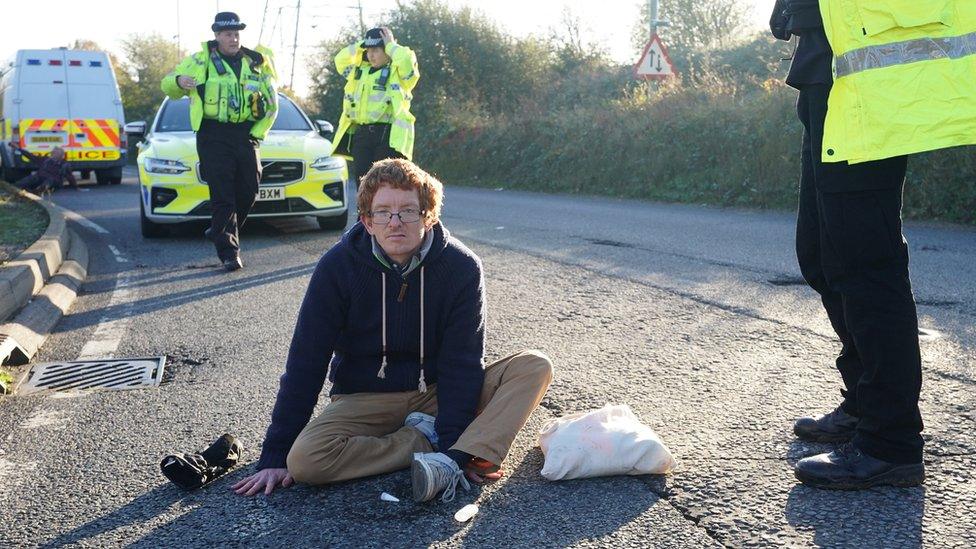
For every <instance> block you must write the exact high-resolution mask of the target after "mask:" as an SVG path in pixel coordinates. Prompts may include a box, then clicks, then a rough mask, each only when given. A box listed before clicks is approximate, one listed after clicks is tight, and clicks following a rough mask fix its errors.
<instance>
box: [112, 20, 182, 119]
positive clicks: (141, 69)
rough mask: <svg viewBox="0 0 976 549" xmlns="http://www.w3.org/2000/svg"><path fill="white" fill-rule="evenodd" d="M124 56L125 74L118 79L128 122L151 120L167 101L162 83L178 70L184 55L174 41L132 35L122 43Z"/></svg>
mask: <svg viewBox="0 0 976 549" xmlns="http://www.w3.org/2000/svg"><path fill="white" fill-rule="evenodd" d="M122 52H123V54H124V55H125V61H124V62H123V69H124V70H123V72H124V73H125V74H124V76H123V77H122V78H121V79H119V91H120V92H121V93H122V103H123V105H124V106H125V114H126V119H128V120H148V119H149V118H151V117H152V116H153V114H154V113H155V112H156V109H157V108H158V107H159V104H160V103H161V102H162V100H163V97H164V94H163V91H162V90H161V89H160V87H159V84H160V82H161V81H162V79H163V77H164V76H166V74H168V73H169V72H170V71H172V70H173V69H174V68H176V65H177V64H179V62H180V60H181V59H182V57H183V54H182V52H180V51H179V49H178V48H177V47H176V45H175V44H174V43H173V42H172V41H171V40H169V39H167V38H163V37H162V36H161V35H159V34H156V33H153V34H150V35H145V36H140V35H135V34H132V35H129V37H128V38H126V39H124V40H122Z"/></svg>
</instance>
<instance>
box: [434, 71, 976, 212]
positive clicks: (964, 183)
mask: <svg viewBox="0 0 976 549" xmlns="http://www.w3.org/2000/svg"><path fill="white" fill-rule="evenodd" d="M795 101H796V92H795V90H792V89H790V88H788V87H785V86H784V85H782V84H779V83H777V82H776V81H774V80H769V81H767V82H766V83H764V84H762V85H758V86H755V87H753V88H751V89H750V90H747V91H744V92H743V91H741V90H736V89H723V87H722V86H721V85H720V84H715V85H711V86H697V87H687V88H685V87H678V86H676V87H674V89H671V90H662V91H661V93H660V95H659V96H657V97H655V98H654V99H653V100H647V99H644V100H623V101H616V102H613V103H610V104H604V105H599V106H587V105H585V104H584V105H578V106H575V107H574V108H571V109H561V110H554V111H553V112H550V113H546V114H544V115H538V116H529V117H525V116H516V115H509V116H505V117H494V118H491V119H489V120H488V121H487V122H485V120H484V119H481V120H480V121H479V125H476V126H474V127H469V128H463V129H456V130H453V131H440V132H438V131H436V130H435V131H431V130H429V129H428V128H425V127H424V126H423V125H422V124H420V125H419V126H418V146H417V161H418V162H420V163H422V164H423V165H425V166H426V167H428V168H429V169H431V170H432V171H433V172H435V173H437V174H438V175H439V176H440V177H441V178H442V179H443V180H444V181H445V182H447V183H448V184H457V185H475V186H492V187H494V186H504V187H506V188H513V189H524V190H532V191H544V192H560V193H582V194H593V195H608V196H617V197H627V198H640V199H647V200H658V201H668V202H687V203H701V204H716V205H721V206H745V207H757V208H778V209H791V208H794V207H795V205H796V188H797V182H798V179H799V171H800V166H799V158H798V152H799V147H800V139H801V127H800V125H799V122H798V121H797V119H796V115H795ZM438 133H439V135H438ZM907 181H908V184H907V186H906V196H905V215H906V216H907V217H910V218H920V219H940V220H946V221H954V222H962V223H976V148H974V147H965V148H957V149H953V150H946V151H937V152H934V153H928V154H922V155H916V156H914V157H913V158H912V159H911V161H910V163H909V171H908V178H907Z"/></svg>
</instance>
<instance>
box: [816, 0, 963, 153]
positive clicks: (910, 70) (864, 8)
mask: <svg viewBox="0 0 976 549" xmlns="http://www.w3.org/2000/svg"><path fill="white" fill-rule="evenodd" d="M820 13H821V15H822V16H823V22H824V29H825V30H826V32H827V40H828V41H829V42H830V47H831V48H832V49H833V51H834V67H833V69H834V85H833V88H832V89H831V91H830V99H829V101H828V106H827V120H826V124H825V127H824V139H823V161H824V162H840V161H844V160H846V161H848V162H850V163H852V164H853V163H857V162H866V161H869V160H880V159H882V158H890V157H893V156H900V155H904V154H911V153H917V152H923V151H931V150H935V149H942V148H946V147H953V146H957V145H968V144H973V143H976V0H820Z"/></svg>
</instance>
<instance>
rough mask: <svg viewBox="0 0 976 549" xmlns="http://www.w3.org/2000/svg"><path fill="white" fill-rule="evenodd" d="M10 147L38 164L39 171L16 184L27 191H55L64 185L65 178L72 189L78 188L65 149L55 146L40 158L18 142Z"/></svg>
mask: <svg viewBox="0 0 976 549" xmlns="http://www.w3.org/2000/svg"><path fill="white" fill-rule="evenodd" d="M10 148H11V150H12V151H13V153H14V154H20V155H23V156H26V157H27V159H28V160H29V161H30V163H31V164H32V165H35V166H37V171H36V172H34V173H32V174H30V175H28V176H27V177H24V178H23V179H21V180H20V181H17V182H16V183H15V185H17V186H18V187H20V188H21V189H24V190H25V191H30V192H36V193H44V192H47V191H55V190H57V189H60V188H61V186H62V185H64V180H65V179H67V180H68V185H70V186H71V188H72V189H77V188H78V182H77V181H76V180H75V175H74V174H73V173H71V165H70V164H68V162H67V161H66V160H65V159H64V149H62V148H61V147H54V148H53V149H51V154H49V155H48V156H47V157H46V158H44V159H39V158H38V157H36V156H34V155H33V154H31V153H30V152H28V151H26V150H24V149H21V148H20V147H18V146H17V144H16V143H11V144H10Z"/></svg>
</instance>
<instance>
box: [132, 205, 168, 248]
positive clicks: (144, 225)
mask: <svg viewBox="0 0 976 549" xmlns="http://www.w3.org/2000/svg"><path fill="white" fill-rule="evenodd" d="M139 227H140V228H141V229H142V236H143V237H144V238H162V237H164V236H167V235H168V234H169V230H168V229H167V228H166V227H164V226H163V225H160V224H159V223H153V222H152V221H150V220H149V218H147V217H146V207H145V206H143V204H142V198H140V199H139Z"/></svg>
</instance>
